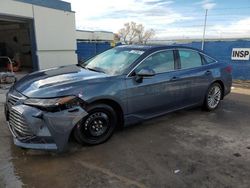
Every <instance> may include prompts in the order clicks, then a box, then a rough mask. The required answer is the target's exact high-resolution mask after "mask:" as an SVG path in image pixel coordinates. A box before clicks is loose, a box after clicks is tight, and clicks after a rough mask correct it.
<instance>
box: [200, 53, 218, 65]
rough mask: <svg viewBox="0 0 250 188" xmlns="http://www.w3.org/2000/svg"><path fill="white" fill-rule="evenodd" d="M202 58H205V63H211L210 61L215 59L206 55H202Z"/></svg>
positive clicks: (213, 61) (212, 61)
mask: <svg viewBox="0 0 250 188" xmlns="http://www.w3.org/2000/svg"><path fill="white" fill-rule="evenodd" d="M203 58H204V60H205V64H211V63H215V62H216V61H215V60H214V59H212V58H210V57H208V56H206V55H204V56H203Z"/></svg>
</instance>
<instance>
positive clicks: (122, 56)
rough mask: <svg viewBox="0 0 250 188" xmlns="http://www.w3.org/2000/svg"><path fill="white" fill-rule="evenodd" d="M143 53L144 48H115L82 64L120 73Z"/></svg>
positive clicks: (113, 73) (94, 68) (85, 66)
mask: <svg viewBox="0 0 250 188" xmlns="http://www.w3.org/2000/svg"><path fill="white" fill-rule="evenodd" d="M143 53H144V51H143V50H134V49H129V48H113V49H110V50H108V51H106V52H103V53H101V54H99V55H97V56H95V57H93V58H92V59H90V60H88V61H86V62H85V63H83V64H81V66H82V67H84V68H86V69H89V70H93V71H97V72H103V73H106V74H109V75H120V74H122V73H123V72H124V71H125V70H126V69H127V68H128V67H129V66H130V65H131V64H132V63H133V62H135V60H136V59H138V58H139V57H140V56H141V55H142V54H143Z"/></svg>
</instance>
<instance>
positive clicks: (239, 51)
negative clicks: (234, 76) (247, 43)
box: [231, 48, 250, 61]
mask: <svg viewBox="0 0 250 188" xmlns="http://www.w3.org/2000/svg"><path fill="white" fill-rule="evenodd" d="M249 58H250V48H233V49H232V56H231V59H232V60H243V61H247V60H249Z"/></svg>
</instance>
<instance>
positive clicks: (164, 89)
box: [126, 50, 179, 119]
mask: <svg viewBox="0 0 250 188" xmlns="http://www.w3.org/2000/svg"><path fill="white" fill-rule="evenodd" d="M174 54H175V53H174V51H173V50H163V51H158V52H155V53H153V54H151V55H149V56H148V57H147V58H146V59H144V60H143V61H142V62H141V63H139V64H138V66H137V67H136V68H135V69H134V70H133V71H132V72H131V74H130V75H128V77H127V78H126V85H127V101H128V112H129V113H130V114H133V115H135V116H139V117H140V118H143V119H147V118H150V117H151V116H154V115H157V114H159V113H162V112H165V111H170V110H173V109H174V108H175V101H176V98H178V94H179V86H178V85H176V84H175V80H174V79H173V77H174V75H175V73H176V67H177V66H176V63H175V58H174V57H175V55H174ZM142 69H150V70H151V71H154V72H155V75H154V76H150V77H143V78H142V80H141V82H138V81H136V74H137V73H138V72H140V70H142Z"/></svg>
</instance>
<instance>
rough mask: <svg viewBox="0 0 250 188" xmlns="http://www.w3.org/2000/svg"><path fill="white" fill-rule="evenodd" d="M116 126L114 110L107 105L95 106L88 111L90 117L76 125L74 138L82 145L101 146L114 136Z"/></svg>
mask: <svg viewBox="0 0 250 188" xmlns="http://www.w3.org/2000/svg"><path fill="white" fill-rule="evenodd" d="M116 124H117V117H116V113H115V112H114V110H113V108H111V107H110V106H108V105H105V104H99V105H93V106H91V107H90V108H89V109H88V116H87V117H86V118H84V119H82V120H81V121H80V122H79V123H78V124H77V125H76V127H75V130H74V136H75V138H76V140H77V141H78V142H79V143H80V144H87V145H96V144H101V143H103V142H105V141H106V140H108V139H109V138H110V137H111V136H112V134H113V132H114V130H115V127H116Z"/></svg>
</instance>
